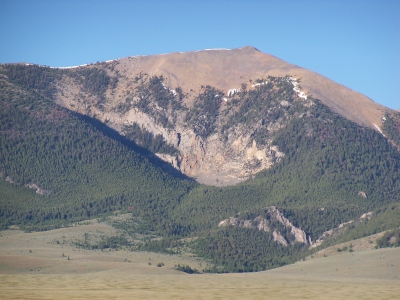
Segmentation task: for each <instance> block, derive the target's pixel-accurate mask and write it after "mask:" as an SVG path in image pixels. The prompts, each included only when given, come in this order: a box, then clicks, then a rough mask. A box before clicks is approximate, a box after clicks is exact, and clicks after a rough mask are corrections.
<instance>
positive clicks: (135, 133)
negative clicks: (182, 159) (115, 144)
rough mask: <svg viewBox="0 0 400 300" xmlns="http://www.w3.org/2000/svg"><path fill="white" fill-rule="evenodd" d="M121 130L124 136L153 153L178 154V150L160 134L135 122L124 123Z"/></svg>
mask: <svg viewBox="0 0 400 300" xmlns="http://www.w3.org/2000/svg"><path fill="white" fill-rule="evenodd" d="M122 132H123V133H124V135H125V137H126V138H128V139H129V140H132V141H134V142H135V143H136V144H138V145H140V146H142V147H143V148H146V149H147V150H149V151H151V152H153V153H165V154H170V155H178V154H179V150H178V149H176V148H175V147H174V146H172V145H170V144H168V143H167V142H166V141H165V139H164V136H163V135H162V134H156V135H154V134H153V133H151V132H150V131H148V130H147V129H146V128H143V127H141V126H140V125H139V124H138V123H136V122H134V123H133V124H131V125H125V126H124V127H123V129H122Z"/></svg>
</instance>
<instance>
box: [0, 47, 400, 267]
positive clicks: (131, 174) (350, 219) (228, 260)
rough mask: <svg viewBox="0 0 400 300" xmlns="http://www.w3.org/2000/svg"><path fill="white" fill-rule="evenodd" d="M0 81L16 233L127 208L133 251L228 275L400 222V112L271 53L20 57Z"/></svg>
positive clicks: (2, 152)
mask: <svg viewBox="0 0 400 300" xmlns="http://www.w3.org/2000/svg"><path fill="white" fill-rule="evenodd" d="M0 84H1V86H0V87H1V89H0V93H1V98H0V100H1V101H0V105H1V109H0V177H1V178H2V180H0V188H1V189H0V191H1V198H0V201H1V205H0V207H1V209H0V221H1V225H2V227H3V228H6V227H8V226H12V225H18V226H21V228H24V229H27V230H45V229H51V228H55V227H59V226H67V225H68V224H71V222H75V221H82V220H85V219H88V218H92V217H104V216H105V215H107V214H110V213H112V212H115V211H121V212H126V213H129V214H130V215H131V219H130V220H128V221H126V222H124V223H123V224H119V225H118V226H119V229H120V230H121V232H122V233H121V235H120V236H119V237H116V238H115V240H117V241H120V242H121V243H122V241H123V243H124V246H125V247H128V246H129V247H131V249H134V250H152V251H167V252H168V253H172V252H174V251H178V250H177V249H180V247H181V246H182V245H181V243H183V244H184V245H185V246H187V247H188V248H190V249H191V251H192V252H193V253H196V254H197V255H200V256H203V257H207V258H209V259H210V260H211V261H212V263H213V267H212V268H211V269H208V271H216V272H220V271H222V272H225V271H257V270H264V269H267V268H272V267H276V266H280V265H283V264H287V263H289V262H293V261H295V260H296V259H300V258H301V257H303V256H304V255H306V253H308V251H315V250H311V249H310V247H316V248H314V249H319V248H321V247H325V246H326V245H331V244H334V243H335V242H337V241H346V240H349V239H353V238H358V237H361V236H365V235H367V234H371V233H375V232H377V231H378V230H380V231H383V230H387V229H393V228H396V227H398V226H400V223H399V220H400V218H398V215H399V209H400V206H399V203H400V185H399V182H400V172H399V171H400V152H399V148H398V147H399V145H400V115H399V113H398V112H395V111H393V110H390V109H388V108H385V107H383V106H380V105H379V104H376V103H374V102H373V101H372V100H370V99H368V98H366V97H365V96H363V95H361V94H359V93H356V92H354V91H351V90H349V89H348V88H346V87H344V86H341V85H339V84H336V83H334V82H332V81H330V80H329V79H327V78H324V77H322V76H321V75H318V74H316V73H313V72H311V71H308V70H305V69H302V68H300V67H297V66H294V65H290V64H288V63H285V62H283V61H282V60H279V59H277V58H275V57H273V56H270V55H267V54H263V53H261V52H259V51H258V50H257V49H255V48H252V47H244V48H240V49H234V50H203V51H198V52H189V53H172V54H167V55H155V56H141V57H128V58H123V59H117V60H113V61H108V62H102V63H95V64H90V65H85V66H77V67H70V68H50V67H46V66H38V65H31V64H5V65H0ZM193 179H195V180H193ZM195 181H197V182H195ZM205 184H207V185H205ZM361 216H368V218H366V217H364V218H361ZM224 220H225V221H224ZM221 222H222V224H225V225H226V226H218V225H220V224H221ZM245 224H246V225H245ZM260 224H263V225H262V226H261V225H260ZM260 226H261V227H262V228H263V230H260V228H261V227H260ZM136 234H142V235H144V237H143V238H142V239H141V240H140V241H138V240H137V238H135V237H136ZM189 237H197V239H195V240H194V241H193V242H191V243H190V242H187V241H188V240H190V239H188V238H189ZM300 237H301V239H300ZM183 238H184V239H183ZM92 246H93V245H92ZM92 246H91V247H92ZM93 247H95V246H93ZM96 247H100V246H96ZM206 271H207V270H206Z"/></svg>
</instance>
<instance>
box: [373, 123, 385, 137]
mask: <svg viewBox="0 0 400 300" xmlns="http://www.w3.org/2000/svg"><path fill="white" fill-rule="evenodd" d="M373 124H374V126H375V128H376V129H377V130H378V131H379V132H380V134H382V135H383V136H384V137H386V135H385V134H384V133H383V132H382V130H381V129H380V128H379V126H378V125H376V124H375V123H373Z"/></svg>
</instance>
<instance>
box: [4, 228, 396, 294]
mask: <svg viewBox="0 0 400 300" xmlns="http://www.w3.org/2000/svg"><path fill="white" fill-rule="evenodd" d="M114 231H115V229H114V228H113V227H111V226H109V225H107V224H105V223H97V222H96V221H92V222H90V223H87V224H85V225H84V224H80V225H77V226H75V227H69V228H61V229H57V230H52V231H46V232H33V233H24V232H22V231H19V230H7V231H2V232H1V236H0V298H1V299H156V298H157V299H228V298H229V299H395V298H396V297H398V295H399V294H400V248H390V249H388V248H386V249H378V250H376V249H374V246H375V239H376V238H377V236H378V235H375V236H371V237H367V238H364V239H360V240H357V241H353V242H352V245H351V248H352V249H353V252H349V251H340V252H338V251H337V248H340V249H343V248H344V247H348V248H349V246H350V242H348V243H345V244H342V245H337V246H334V247H331V248H328V249H325V250H322V251H320V252H318V253H315V254H314V255H313V256H312V257H308V258H307V259H306V260H305V261H301V262H298V263H296V264H293V265H289V266H286V267H282V268H278V269H274V270H269V271H265V272H258V273H242V274H220V275H215V274H197V275H189V274H186V273H183V272H179V271H176V270H175V269H174V266H175V265H176V264H178V263H179V264H187V265H190V266H191V267H192V268H197V269H199V270H201V269H202V268H203V267H204V266H205V265H206V264H207V262H205V261H204V260H201V259H199V258H197V257H191V256H188V255H187V256H185V255H168V254H158V253H149V252H130V251H125V250H120V251H115V250H112V251H109V250H104V251H101V250H95V251H93V250H83V249H79V248H77V247H75V246H74V245H73V244H72V245H71V242H73V241H77V240H80V239H82V238H83V236H84V235H85V233H89V234H92V236H96V234H102V235H107V234H110V235H111V234H114V233H115V232H114ZM161 262H162V263H163V264H164V265H163V266H162V267H158V266H157V264H159V263H161Z"/></svg>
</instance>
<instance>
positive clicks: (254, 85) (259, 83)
mask: <svg viewBox="0 0 400 300" xmlns="http://www.w3.org/2000/svg"><path fill="white" fill-rule="evenodd" d="M267 83H268V81H264V82H258V83H256V84H253V85H252V87H256V86H260V85H264V84H267Z"/></svg>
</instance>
